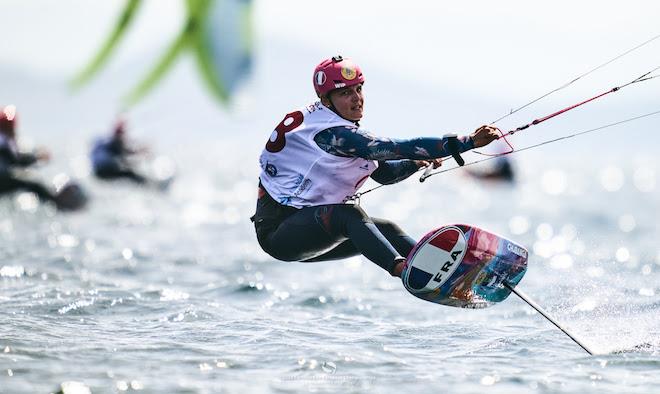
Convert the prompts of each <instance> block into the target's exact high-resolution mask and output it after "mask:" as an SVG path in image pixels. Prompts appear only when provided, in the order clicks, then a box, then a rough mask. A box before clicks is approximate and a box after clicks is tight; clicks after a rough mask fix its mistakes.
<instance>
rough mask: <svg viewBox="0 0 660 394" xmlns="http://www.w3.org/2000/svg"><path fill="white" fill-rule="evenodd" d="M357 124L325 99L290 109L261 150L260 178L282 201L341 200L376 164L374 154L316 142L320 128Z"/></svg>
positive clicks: (306, 203)
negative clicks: (335, 150)
mask: <svg viewBox="0 0 660 394" xmlns="http://www.w3.org/2000/svg"><path fill="white" fill-rule="evenodd" d="M336 126H348V127H351V128H356V126H355V124H353V123H352V122H350V121H348V120H346V119H343V118H342V117H340V116H339V115H337V114H335V113H334V112H332V111H331V110H330V109H328V108H327V107H325V106H324V105H323V104H321V103H320V102H318V101H317V102H315V103H314V104H311V105H309V106H307V107H305V108H303V109H302V110H299V111H294V112H291V113H289V114H287V115H286V116H285V117H284V119H283V120H282V122H281V123H280V124H279V125H277V127H276V128H275V130H274V131H273V133H272V135H271V137H270V139H269V140H268V142H267V143H266V147H265V148H264V150H263V151H262V153H261V157H260V158H259V163H260V165H261V174H260V175H259V178H260V179H261V184H262V185H263V187H264V188H265V189H266V191H268V194H270V195H271V197H273V198H274V199H275V200H276V201H277V202H279V203H280V204H284V205H288V206H292V207H296V208H303V207H308V206H315V205H325V204H340V203H342V202H344V201H345V200H346V198H347V197H349V196H352V195H353V194H355V192H356V191H357V190H358V189H359V188H360V186H362V184H363V183H364V182H365V181H366V180H367V178H369V176H370V175H371V173H372V172H374V171H375V170H376V164H375V163H374V162H373V161H371V160H366V159H362V158H356V157H340V156H335V155H332V154H329V153H327V152H325V151H324V150H322V149H321V148H319V147H318V145H316V142H315V141H314V137H315V136H316V134H318V133H319V132H321V131H323V130H326V129H329V128H331V127H336Z"/></svg>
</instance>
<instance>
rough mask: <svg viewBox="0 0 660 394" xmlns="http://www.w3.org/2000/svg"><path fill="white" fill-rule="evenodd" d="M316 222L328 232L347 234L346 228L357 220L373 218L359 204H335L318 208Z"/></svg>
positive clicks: (362, 220)
mask: <svg viewBox="0 0 660 394" xmlns="http://www.w3.org/2000/svg"><path fill="white" fill-rule="evenodd" d="M314 216H315V218H316V222H317V223H318V224H319V225H320V226H321V227H322V228H323V229H324V230H325V232H326V233H328V234H345V233H346V228H347V227H348V226H349V225H351V224H353V223H356V222H362V223H369V222H371V218H369V215H367V213H366V212H364V210H363V209H362V208H360V207H359V206H358V205H353V204H333V205H324V206H320V207H318V208H317V209H316V212H315V214H314Z"/></svg>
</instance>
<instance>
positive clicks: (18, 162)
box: [0, 146, 39, 167]
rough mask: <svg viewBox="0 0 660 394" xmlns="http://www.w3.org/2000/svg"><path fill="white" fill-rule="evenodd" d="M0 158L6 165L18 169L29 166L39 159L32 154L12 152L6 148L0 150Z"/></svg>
mask: <svg viewBox="0 0 660 394" xmlns="http://www.w3.org/2000/svg"><path fill="white" fill-rule="evenodd" d="M0 157H1V158H2V159H3V160H4V161H5V162H6V163H9V164H11V165H15V166H19V167H27V166H30V165H32V164H34V163H35V162H37V160H38V159H39V158H38V157H37V155H35V154H33V153H22V152H14V151H12V150H11V149H9V147H7V146H5V147H2V148H0Z"/></svg>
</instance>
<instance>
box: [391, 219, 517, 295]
mask: <svg viewBox="0 0 660 394" xmlns="http://www.w3.org/2000/svg"><path fill="white" fill-rule="evenodd" d="M526 270H527V250H526V249H525V248H524V247H523V246H521V245H519V244H517V243H515V242H512V241H509V240H507V239H505V238H502V237H500V236H498V235H496V234H493V233H491V232H488V231H486V230H483V229H480V228H478V227H474V226H470V225H465V224H455V225H447V226H443V227H440V228H438V229H436V230H433V231H431V232H429V233H428V234H426V235H425V236H424V237H423V238H422V239H421V240H420V241H419V242H418V243H417V245H415V247H414V248H413V250H412V251H411V252H410V254H409V255H408V262H407V264H406V267H405V268H404V270H403V273H402V275H401V277H402V280H403V284H404V286H405V287H406V289H407V290H408V291H409V292H410V293H412V294H413V295H414V296H416V297H419V298H421V299H423V300H426V301H430V302H435V303H438V304H443V305H449V306H455V307H460V308H485V307H487V306H490V305H492V304H494V303H497V302H500V301H503V300H504V299H506V298H507V297H508V296H509V294H511V291H510V290H508V289H507V288H506V287H504V286H503V285H502V283H503V282H504V281H506V282H507V283H509V285H511V286H515V285H517V284H518V283H519V282H520V280H521V279H522V277H523V275H525V271H526Z"/></svg>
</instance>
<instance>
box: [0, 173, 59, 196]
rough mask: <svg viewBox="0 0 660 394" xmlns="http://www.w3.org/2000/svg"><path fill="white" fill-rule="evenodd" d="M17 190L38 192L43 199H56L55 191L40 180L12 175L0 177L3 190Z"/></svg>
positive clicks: (0, 186)
mask: <svg viewBox="0 0 660 394" xmlns="http://www.w3.org/2000/svg"><path fill="white" fill-rule="evenodd" d="M17 190H25V191H28V192H32V193H34V194H36V195H37V197H39V199H40V200H41V201H55V195H54V194H53V192H51V191H50V190H49V189H48V188H47V187H46V186H44V185H42V184H41V183H39V182H35V181H31V180H28V179H21V178H16V177H12V176H3V177H1V178H0V191H1V192H3V193H6V192H13V191H17Z"/></svg>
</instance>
